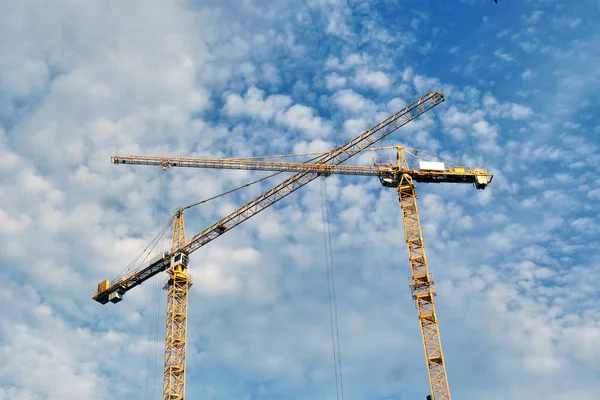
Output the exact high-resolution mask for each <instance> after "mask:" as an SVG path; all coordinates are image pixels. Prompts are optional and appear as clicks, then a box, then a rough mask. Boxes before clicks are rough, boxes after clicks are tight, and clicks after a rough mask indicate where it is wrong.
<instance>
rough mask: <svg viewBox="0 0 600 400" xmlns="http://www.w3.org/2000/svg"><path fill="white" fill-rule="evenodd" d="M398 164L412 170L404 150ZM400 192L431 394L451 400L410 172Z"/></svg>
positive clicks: (402, 183)
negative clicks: (409, 167)
mask: <svg viewBox="0 0 600 400" xmlns="http://www.w3.org/2000/svg"><path fill="white" fill-rule="evenodd" d="M398 164H399V167H400V168H402V167H404V168H405V169H408V163H407V160H406V157H405V156H404V153H402V152H400V151H399V152H398ZM490 181H491V180H490ZM397 191H398V198H399V200H400V208H401V209H402V220H403V222H404V234H405V238H406V246H407V248H408V262H409V265H410V271H411V278H410V279H409V286H410V289H411V292H412V297H413V300H415V303H416V306H417V312H418V316H419V324H420V327H421V336H422V339H423V348H424V350H425V362H426V363H427V373H428V375H429V386H430V389H431V396H432V399H433V400H450V399H451V397H450V387H449V386H448V377H447V376H446V365H445V363H444V354H443V351H442V341H441V339H440V331H439V327H438V321H437V316H436V313H435V303H434V300H433V298H434V296H435V294H436V293H435V286H434V285H433V279H432V278H431V276H430V274H429V268H428V266H427V257H426V256H425V244H424V243H423V232H422V231H421V221H420V218H419V208H418V207H417V194H416V192H415V185H414V183H413V178H412V177H411V176H410V175H409V174H402V177H401V179H400V182H399V185H398V188H397Z"/></svg>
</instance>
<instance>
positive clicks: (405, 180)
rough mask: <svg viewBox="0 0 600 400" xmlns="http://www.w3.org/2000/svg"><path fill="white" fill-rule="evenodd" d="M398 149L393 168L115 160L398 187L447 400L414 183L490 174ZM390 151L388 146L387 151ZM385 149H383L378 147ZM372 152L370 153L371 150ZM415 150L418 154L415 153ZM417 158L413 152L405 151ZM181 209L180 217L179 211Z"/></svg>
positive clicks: (438, 386)
mask: <svg viewBox="0 0 600 400" xmlns="http://www.w3.org/2000/svg"><path fill="white" fill-rule="evenodd" d="M390 147H393V148H395V149H397V156H396V164H395V165H394V164H377V163H376V162H374V163H373V166H351V165H331V164H306V163H293V162H279V161H276V162H268V161H256V160H250V159H243V158H239V159H220V160H219V159H210V158H182V157H156V156H114V157H112V158H111V160H112V162H113V163H114V164H134V165H152V166H159V167H161V168H162V169H164V170H166V169H167V168H170V167H191V168H215V169H237V170H257V171H276V172H311V173H315V174H317V175H323V176H329V175H331V174H339V175H361V176H377V177H379V180H380V182H381V183H382V185H383V186H386V187H393V188H396V190H397V191H398V196H399V200H400V205H401V208H402V215H403V221H404V231H405V234H406V243H407V247H408V258H409V263H410V268H411V273H412V276H411V278H409V286H410V288H411V292H412V297H413V299H414V300H415V302H416V306H417V310H418V315H419V320H420V325H421V333H422V337H423V346H424V350H425V358H426V361H427V369H428V373H429V384H430V389H431V393H432V397H430V398H431V399H432V400H446V399H447V400H450V399H451V397H450V389H449V386H448V379H447V376H446V368H445V362H444V355H443V351H442V343H441V340H440V334H439V328H438V321H437V316H436V312H435V303H434V299H433V298H434V296H435V294H436V292H435V286H434V284H433V279H432V276H431V274H430V273H429V268H428V265H427V257H426V255H425V245H424V243H423V236H422V231H421V223H420V219H419V211H418V208H417V194H416V192H415V184H414V182H425V183H469V184H472V185H473V186H474V187H475V188H477V189H485V188H486V187H487V185H488V184H489V183H490V182H491V181H492V179H493V175H492V174H489V173H488V172H487V171H486V170H485V169H483V168H470V167H466V166H450V167H447V166H445V165H444V163H440V162H431V161H421V160H419V162H418V165H416V166H412V165H409V162H408V159H407V157H406V154H405V148H404V147H402V146H390ZM387 148H389V147H387ZM381 149H383V148H381ZM373 150H374V149H373ZM411 150H416V149H411ZM417 152H419V150H417ZM409 154H412V155H413V156H415V157H416V154H415V153H412V152H409ZM181 212H182V210H181V209H180V210H179V211H178V213H181Z"/></svg>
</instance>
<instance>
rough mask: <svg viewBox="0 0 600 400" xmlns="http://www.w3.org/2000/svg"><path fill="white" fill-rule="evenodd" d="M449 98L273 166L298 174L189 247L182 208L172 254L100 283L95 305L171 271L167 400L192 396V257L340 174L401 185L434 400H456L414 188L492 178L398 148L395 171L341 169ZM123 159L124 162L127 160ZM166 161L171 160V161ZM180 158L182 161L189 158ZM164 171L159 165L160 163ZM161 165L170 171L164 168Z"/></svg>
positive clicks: (432, 99) (414, 106)
mask: <svg viewBox="0 0 600 400" xmlns="http://www.w3.org/2000/svg"><path fill="white" fill-rule="evenodd" d="M444 100H445V99H444V95H443V94H442V93H441V92H431V93H428V94H427V95H425V96H423V97H421V98H420V99H418V100H416V101H414V102H413V103H411V104H409V105H407V106H406V107H405V108H404V109H402V110H400V111H399V112H397V113H395V114H393V115H392V116H390V117H388V118H386V119H385V120H383V121H381V122H380V123H379V124H377V125H375V126H373V127H372V128H370V129H368V130H367V131H365V132H364V133H362V134H361V135H359V136H358V137H356V138H355V139H353V140H351V141H349V142H348V143H346V144H345V145H343V146H340V147H338V148H336V149H334V150H332V151H330V152H328V153H325V154H324V155H322V156H321V157H318V158H317V159H316V161H315V162H314V163H309V162H307V163H297V164H296V165H288V166H287V167H283V166H282V165H277V166H273V165H271V166H270V167H271V168H279V169H274V171H284V170H285V171H289V172H297V173H296V174H295V175H293V176H291V177H289V178H288V179H286V180H284V181H283V182H282V183H280V184H279V185H277V186H275V187H274V188H272V189H270V190H269V191H267V192H265V193H264V194H263V195H261V196H259V197H257V198H256V199H254V200H252V201H251V202H249V203H247V204H246V205H244V206H243V207H241V208H240V209H238V210H236V211H234V212H233V213H231V214H230V215H228V216H227V217H225V218H223V219H221V220H220V221H218V222H216V223H214V224H212V225H211V226H209V227H208V228H206V229H205V230H203V231H202V232H200V233H198V234H196V235H194V236H193V237H192V238H191V239H190V240H187V241H186V240H185V229H184V220H183V209H179V210H178V211H177V213H176V214H175V215H174V217H173V219H172V224H173V233H172V242H171V250H170V251H168V252H165V253H164V254H161V255H159V256H157V257H155V258H154V259H152V260H151V261H150V262H148V263H145V262H144V263H142V264H141V265H138V266H137V268H133V269H131V270H129V271H127V272H126V273H125V274H123V275H121V276H119V277H117V278H116V279H114V280H112V281H108V280H105V281H103V282H101V283H100V284H99V285H98V288H97V290H94V291H93V293H92V298H93V299H94V300H96V301H98V302H99V303H101V304H106V303H108V302H112V303H118V302H119V301H121V300H122V298H123V295H124V294H125V293H126V292H127V291H129V290H131V289H133V288H134V287H135V286H138V285H140V284H141V283H143V282H144V281H146V280H148V279H150V278H151V277H152V276H154V275H156V274H158V273H160V272H163V271H167V272H168V273H169V278H168V280H167V282H166V285H165V288H166V289H167V290H168V295H167V333H166V341H165V363H164V385H163V397H162V398H163V399H164V400H167V399H169V400H175V399H177V400H183V399H184V397H185V375H186V374H185V371H186V368H185V365H186V357H185V354H186V351H185V349H186V334H187V293H188V290H189V287H190V286H191V285H192V283H193V281H192V279H191V277H190V276H189V275H188V274H187V269H188V266H189V259H188V256H189V255H190V254H191V253H192V252H194V251H196V250H197V249H199V248H200V247H203V246H204V245H206V244H208V243H210V242H211V241H213V240H215V239H216V238H218V237H219V236H221V235H222V234H224V233H225V232H227V231H229V230H231V229H233V228H234V227H236V226H237V225H239V224H241V223H242V222H244V221H246V220H248V219H249V218H250V217H252V216H254V215H256V214H257V213H259V212H260V211H262V210H264V209H265V208H267V207H269V206H271V205H273V204H274V203H276V202H277V201H279V200H281V199H282V198H284V197H286V196H288V195H289V194H291V193H293V192H294V191H296V190H298V189H299V188H301V187H302V186H304V185H306V184H308V183H309V182H311V181H312V180H314V179H316V178H317V177H318V176H321V175H329V174H333V173H339V174H345V173H348V174H350V175H369V176H379V178H380V181H381V182H382V184H384V185H385V186H388V187H394V186H395V185H396V188H397V191H398V195H399V198H400V202H401V207H402V212H403V220H404V226H405V233H406V238H407V245H408V250H409V262H410V266H411V271H412V277H411V281H410V285H411V290H412V295H413V298H414V299H415V302H416V304H417V308H418V310H419V320H420V321H421V323H420V324H421V331H422V334H423V344H424V348H425V354H426V360H427V368H428V374H429V381H430V389H431V393H432V396H433V400H450V389H449V386H448V380H447V376H446V368H445V364H444V359H443V353H442V348H441V341H440V338H439V330H438V326H437V318H436V315H435V308H434V302H433V296H434V295H435V288H434V286H433V280H432V279H431V276H430V274H429V271H428V268H427V261H426V257H425V250H424V247H423V241H422V234H421V227H420V222H419V217H418V209H417V205H416V193H415V192H414V183H413V182H419V181H421V182H462V183H472V184H474V185H475V186H476V187H477V188H479V189H483V188H485V187H486V186H487V184H488V183H489V182H491V177H492V175H491V174H488V173H487V172H486V171H485V170H481V169H479V170H471V169H467V168H464V167H463V168H462V170H461V169H458V170H456V169H452V170H446V169H444V170H440V169H439V168H438V169H437V170H436V169H435V168H434V169H433V170H430V171H426V170H425V169H419V170H411V169H410V168H409V167H408V163H407V160H406V158H405V157H404V153H403V152H402V151H401V149H399V150H398V160H397V165H396V166H395V167H394V166H392V167H381V168H379V167H377V168H376V171H374V170H373V169H372V168H371V167H367V168H371V169H370V170H368V171H367V170H361V168H365V167H354V166H350V167H348V168H347V169H345V168H346V166H341V165H340V164H341V163H343V162H344V161H346V160H347V159H349V158H350V157H353V156H354V155H356V154H358V153H360V152H361V151H363V150H365V149H367V148H369V147H370V146H372V145H373V144H374V143H376V142H378V141H379V140H381V139H383V138H384V137H386V136H388V135H389V134H391V133H392V132H394V131H395V130H397V129H399V128H401V127H402V126H404V125H405V124H407V123H409V122H410V121H412V120H413V119H415V118H417V117H419V116H420V115H422V114H424V113H425V112H427V111H428V110H430V109H432V108H433V107H435V106H436V105H438V104H440V103H442V102H443V101H444ZM120 159H121V160H122V159H123V158H120ZM162 159H163V160H164V158H162ZM114 160H115V158H114V157H113V162H114ZM178 160H180V161H181V160H183V159H178ZM188 160H189V159H188ZM130 161H131V162H128V163H130V164H144V163H146V165H156V164H148V162H147V161H143V160H138V161H140V162H133V161H134V160H133V159H130ZM172 161H173V163H172V164H171V165H170V166H198V165H199V164H198V165H191V164H190V165H186V164H185V163H184V162H181V163H179V164H178V162H180V161H175V159H173V160H172ZM204 161H206V159H205V160H204ZM213 161H215V164H213V166H211V167H210V168H221V167H220V166H218V165H221V166H224V165H226V166H229V169H234V167H233V166H232V164H230V163H228V162H227V161H231V160H213ZM238 161H239V160H238ZM313 161H314V160H313ZM122 163H126V162H122ZM158 165H160V162H159V164H158ZM249 165H250V164H244V165H243V166H242V167H243V168H241V169H262V170H269V169H268V168H261V167H260V166H258V167H257V165H256V164H252V165H253V168H249V167H248V166H249ZM161 166H162V167H163V168H164V165H161ZM238 167H239V165H238ZM224 168H227V167H224ZM236 168H237V167H236ZM281 168H290V169H287V170H286V169H281ZM411 171H412V172H411Z"/></svg>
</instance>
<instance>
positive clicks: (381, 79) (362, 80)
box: [354, 69, 392, 90]
mask: <svg viewBox="0 0 600 400" xmlns="http://www.w3.org/2000/svg"><path fill="white" fill-rule="evenodd" d="M354 81H355V82H356V84H357V85H359V86H366V87H370V88H374V89H379V90H383V89H387V88H389V87H390V85H391V84H392V80H391V79H390V77H389V76H388V75H387V74H386V73H385V72H382V71H369V70H368V69H359V70H357V71H356V76H355V77H354Z"/></svg>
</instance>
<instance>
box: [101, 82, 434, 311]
mask: <svg viewBox="0 0 600 400" xmlns="http://www.w3.org/2000/svg"><path fill="white" fill-rule="evenodd" d="M443 101H445V98H444V94H443V93H441V92H430V93H428V94H426V95H425V96H423V97H421V98H420V99H418V100H416V101H414V102H412V103H411V104H409V105H407V106H406V107H404V108H403V109H402V110H400V111H399V112H397V113H395V114H393V115H391V116H390V117H388V118H387V119H385V120H383V121H381V122H380V123H379V124H377V125H375V126H373V127H372V128H370V129H368V130H367V131H365V132H363V133H362V134H360V135H359V136H357V137H356V138H354V139H353V140H351V141H349V142H348V143H346V144H344V145H342V146H340V147H338V148H336V149H334V150H332V151H330V152H329V153H327V154H325V155H324V156H322V157H321V158H319V159H318V160H317V161H316V163H317V164H324V163H331V164H341V163H342V162H344V161H346V160H348V159H349V158H351V157H352V156H354V155H356V154H357V153H359V152H360V151H361V150H364V149H366V148H368V147H369V146H371V145H373V144H375V143H377V142H378V141H379V140H381V139H383V138H384V137H386V136H388V135H389V134H391V133H392V132H394V131H396V130H397V129H399V128H401V127H402V126H404V125H406V124H407V123H409V122H410V121H412V120H413V119H415V118H417V117H419V116H420V115H422V114H424V113H426V112H427V111H429V110H430V109H432V108H433V107H435V106H436V105H438V104H440V103H442V102H443ZM318 176H319V174H318V173H304V172H299V173H297V174H295V175H293V176H292V177H290V178H288V179H286V180H285V181H283V182H282V183H280V184H279V185H277V186H275V187H274V188H272V189H271V190H269V191H267V192H266V193H264V194H263V195H261V196H259V197H258V198H256V199H254V200H252V201H251V202H249V203H247V204H246V205H244V206H243V207H241V208H240V209H238V210H236V211H234V212H233V213H231V214H230V215H228V216H227V217H225V218H223V219H221V220H220V221H218V222H216V223H214V224H213V225H211V226H210V227H208V228H207V229H205V230H204V231H202V232H200V233H198V234H196V235H195V236H193V237H192V238H191V239H190V240H189V241H188V242H187V243H186V244H185V246H183V247H181V248H179V249H176V250H175V251H173V252H172V253H171V254H169V255H165V256H163V258H161V259H160V260H158V261H155V262H153V263H150V264H149V265H143V266H141V267H139V268H138V269H136V270H134V271H133V272H130V273H129V275H126V276H120V277H118V278H117V279H115V280H113V281H112V282H109V281H103V282H102V283H100V284H99V285H98V289H97V290H94V292H93V293H92V298H93V299H94V300H96V301H98V302H100V303H102V304H105V303H106V302H107V301H112V302H115V303H116V302H118V301H120V300H121V296H122V295H123V294H124V293H125V292H126V291H128V290H130V289H131V288H133V287H135V286H137V285H139V284H141V283H142V282H144V281H145V280H147V279H149V278H151V277H152V276H154V275H156V274H158V273H159V272H162V271H165V270H166V269H167V268H169V265H170V258H171V257H172V256H173V255H174V254H175V253H185V254H191V253H192V252H194V251H195V250H197V249H199V248H200V247H202V246H204V245H205V244H207V243H209V242H211V241H212V240H214V239H216V238H217V237H219V236H221V235H222V234H224V233H225V232H227V231H229V230H230V229H232V228H233V227H235V226H237V225H239V224H241V223H242V222H244V221H246V220H248V219H249V218H251V217H252V216H254V215H256V214H258V213H259V212H260V211H262V210H264V209H265V208H267V207H269V206H271V205H273V204H275V203H276V202H277V201H279V200H281V199H283V198H284V197H286V196H288V195H289V194H291V193H292V192H294V191H296V190H297V189H299V188H301V187H302V186H304V185H306V184H308V183H309V182H311V181H312V180H314V179H316V178H317V177H318ZM111 296H112V300H111V299H108V298H109V297H111ZM105 297H106V298H105Z"/></svg>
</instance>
